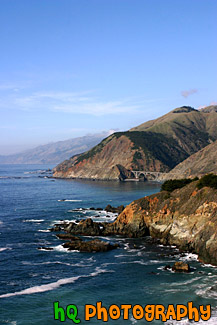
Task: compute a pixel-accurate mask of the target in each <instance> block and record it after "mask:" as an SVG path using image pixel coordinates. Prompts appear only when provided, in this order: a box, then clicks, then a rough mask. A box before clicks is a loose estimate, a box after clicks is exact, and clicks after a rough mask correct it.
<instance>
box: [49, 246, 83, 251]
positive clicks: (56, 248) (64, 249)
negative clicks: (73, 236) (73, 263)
mask: <svg viewBox="0 0 217 325" xmlns="http://www.w3.org/2000/svg"><path fill="white" fill-rule="evenodd" d="M52 248H53V249H54V250H55V251H57V252H61V253H62V252H63V253H79V251H78V250H69V249H68V248H64V247H63V246H62V245H57V246H54V247H52Z"/></svg>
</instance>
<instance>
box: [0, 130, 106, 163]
mask: <svg viewBox="0 0 217 325" xmlns="http://www.w3.org/2000/svg"><path fill="white" fill-rule="evenodd" d="M106 136H108V132H103V133H99V134H93V135H86V136H83V137H78V138H74V139H69V140H65V141H58V142H54V143H49V144H46V145H41V146H38V147H36V148H33V149H29V150H26V151H24V152H21V153H17V154H13V155H8V156H0V164H58V163H60V162H61V161H63V160H65V159H68V158H70V157H71V156H73V155H75V154H79V153H81V152H84V151H86V150H89V149H90V148H92V147H93V146H95V145H96V144H98V143H99V142H100V141H101V140H102V139H103V138H105V137H106Z"/></svg>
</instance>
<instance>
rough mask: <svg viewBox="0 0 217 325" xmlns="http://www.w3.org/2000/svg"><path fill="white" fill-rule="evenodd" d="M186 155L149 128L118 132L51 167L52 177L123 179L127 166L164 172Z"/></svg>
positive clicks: (171, 142)
mask: <svg viewBox="0 0 217 325" xmlns="http://www.w3.org/2000/svg"><path fill="white" fill-rule="evenodd" d="M186 157H187V153H186V152H185V151H184V150H182V148H181V147H180V146H179V145H178V144H177V143H176V142H175V141H174V140H173V139H172V138H167V137H165V136H163V135H158V134H154V133H150V132H118V133H115V134H113V135H111V136H110V137H108V138H106V139H104V140H103V141H102V142H101V143H100V144H99V145H97V146H96V147H94V148H93V149H91V150H89V151H88V152H86V153H84V154H81V155H77V156H74V157H72V158H71V159H70V160H67V161H65V162H63V163H62V164H60V165H58V166H57V167H56V168H55V169H54V177H64V178H96V179H124V178H133V174H132V173H131V170H149V171H161V172H167V171H169V170H170V169H171V168H172V167H173V166H175V165H176V164H177V163H178V162H180V161H181V160H183V159H184V158H186Z"/></svg>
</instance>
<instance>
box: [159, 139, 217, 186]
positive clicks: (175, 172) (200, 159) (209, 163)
mask: <svg viewBox="0 0 217 325" xmlns="http://www.w3.org/2000/svg"><path fill="white" fill-rule="evenodd" d="M209 173H214V174H217V141H215V142H213V143H212V144H210V145H208V146H207V147H205V148H203V149H201V150H200V151H198V152H196V153H195V154H194V155H191V156H190V157H188V158H187V159H185V160H184V161H183V162H181V163H180V164H178V165H177V166H176V167H175V168H173V169H172V170H171V171H170V172H169V173H168V174H167V175H166V176H164V177H163V179H164V180H166V179H174V178H184V177H185V178H188V177H192V178H194V177H196V176H198V177H201V176H203V175H205V174H209Z"/></svg>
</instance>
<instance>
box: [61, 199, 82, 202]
mask: <svg viewBox="0 0 217 325" xmlns="http://www.w3.org/2000/svg"><path fill="white" fill-rule="evenodd" d="M82 201H83V200H71V199H63V200H58V202H82Z"/></svg>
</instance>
